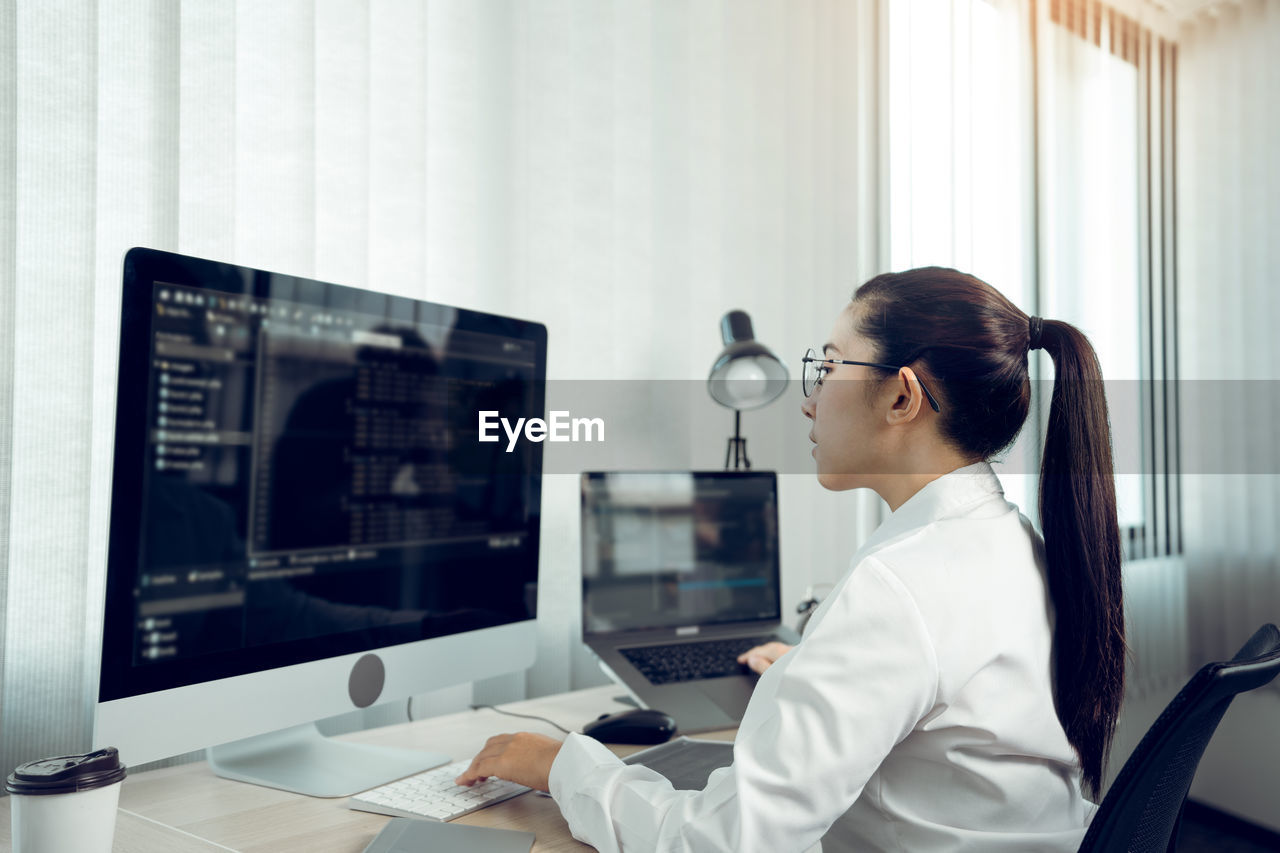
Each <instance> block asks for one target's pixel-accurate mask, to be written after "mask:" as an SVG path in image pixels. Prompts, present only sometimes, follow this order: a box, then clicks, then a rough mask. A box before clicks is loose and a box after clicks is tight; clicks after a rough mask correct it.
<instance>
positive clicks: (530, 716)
mask: <svg viewBox="0 0 1280 853" xmlns="http://www.w3.org/2000/svg"><path fill="white" fill-rule="evenodd" d="M481 708H488V709H489V710H491V711H497V712H498V713H499V714H506V715H507V716H508V717H524V718H525V719H526V720H541V721H542V722H544V723H546V724H547V725H549V726H554V727H555V728H557V729H559V730H560V731H562V732H564V733H565V734H567V735H571V734H573V732H571V731H569V730H568V729H566V728H565V727H563V726H561V725H560V724H558V723H553V722H552V721H551V720H548V719H547V718H546V717H536V716H534V715H533V714H517V713H516V712H515V711H504V710H502V709H501V708H499V707H498V706H497V705H472V706H471V710H473V711H479V710H480V709H481Z"/></svg>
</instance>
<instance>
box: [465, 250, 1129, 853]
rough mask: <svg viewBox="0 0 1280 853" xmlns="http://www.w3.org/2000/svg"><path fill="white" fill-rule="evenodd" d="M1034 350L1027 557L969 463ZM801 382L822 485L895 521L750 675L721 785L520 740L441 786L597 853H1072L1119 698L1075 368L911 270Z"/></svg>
mask: <svg viewBox="0 0 1280 853" xmlns="http://www.w3.org/2000/svg"><path fill="white" fill-rule="evenodd" d="M1037 348H1043V349H1044V350H1046V351H1047V352H1048V353H1049V355H1050V357H1051V358H1052V359H1053V363H1054V368H1055V373H1056V377H1055V382H1054V388H1053V399H1052V403H1051V407H1050V411H1049V422H1048V435H1047V439H1046V443H1045V450H1044V463H1043V467H1042V469H1041V486H1040V516H1041V519H1042V520H1043V527H1044V538H1043V540H1042V539H1041V538H1040V536H1039V535H1038V534H1037V533H1036V532H1035V530H1034V529H1033V528H1032V527H1031V525H1030V523H1029V522H1028V521H1027V520H1026V519H1025V518H1024V517H1022V516H1021V515H1020V514H1019V512H1018V510H1017V508H1016V507H1015V506H1013V505H1012V504H1010V503H1008V502H1006V501H1005V499H1004V494H1003V492H1002V491H1001V488H1000V483H999V481H998V480H997V479H996V477H995V474H994V473H993V472H992V470H991V467H990V466H989V465H988V463H987V460H989V459H991V458H992V457H993V456H994V455H995V454H997V453H999V452H1000V451H1001V450H1003V449H1005V448H1007V447H1008V446H1009V445H1010V444H1012V442H1013V440H1014V438H1015V437H1016V436H1017V434H1018V432H1019V430H1020V429H1021V427H1022V425H1023V422H1024V421H1025V420H1026V417H1027V411H1028V406H1029V403H1030V393H1031V387H1030V382H1029V378H1028V374H1027V352H1028V351H1029V350H1032V349H1037ZM804 369H805V373H804V390H805V394H806V399H805V402H804V405H803V407H802V410H803V412H804V415H805V417H807V418H809V419H810V420H811V421H812V427H811V431H810V439H811V440H812V441H813V443H814V448H813V456H814V458H815V460H816V462H817V469H818V479H819V481H820V482H821V483H822V485H823V486H825V487H826V488H828V489H833V490H842V489H854V488H870V489H874V490H875V491H876V492H877V493H878V494H879V495H880V496H881V497H882V498H884V500H885V502H886V503H888V505H889V508H890V509H891V510H892V514H891V515H890V516H889V518H888V519H886V520H885V522H884V523H883V524H882V525H881V526H880V528H879V529H878V530H877V531H876V532H875V534H874V535H873V536H872V537H871V539H870V540H869V541H868V542H867V543H866V544H865V545H864V546H863V547H862V549H861V550H860V551H859V552H858V553H857V554H856V555H855V556H854V558H853V561H852V566H851V568H850V570H849V571H848V572H847V573H846V574H845V575H844V576H843V578H842V579H841V580H840V581H839V583H838V584H837V585H836V587H835V589H834V590H833V591H832V593H831V594H830V595H829V596H828V597H827V599H826V600H825V601H824V602H823V603H822V605H821V606H820V607H819V608H818V610H817V612H816V613H815V614H814V616H813V618H812V619H811V620H810V621H809V624H808V626H807V628H806V631H805V635H804V640H803V642H801V643H800V645H798V646H797V647H795V648H794V649H788V647H786V646H782V645H780V644H770V645H769V646H766V647H761V648H758V649H753V650H751V652H749V653H748V654H747V655H744V657H743V660H750V661H751V662H752V665H753V667H754V668H756V669H757V670H758V671H762V672H763V674H762V676H761V678H760V681H759V683H758V685H757V686H756V690H755V693H754V695H753V696H752V699H751V704H750V706H749V707H748V708H747V711H746V715H745V716H744V718H743V720H742V725H741V727H740V728H739V730H738V736H737V739H736V741H735V744H734V763H733V765H732V766H731V767H729V768H726V769H723V770H719V771H716V773H714V774H713V775H712V776H711V778H710V780H708V783H707V786H706V788H705V789H704V790H702V791H675V790H672V788H671V786H670V784H668V783H667V782H666V780H665V779H663V778H662V777H660V776H658V775H657V774H656V773H654V772H653V771H650V770H648V769H647V768H644V767H630V766H626V765H623V764H622V763H621V762H619V761H618V759H617V758H615V757H614V756H613V755H612V753H610V752H609V751H608V750H607V749H606V748H604V747H603V746H601V745H600V744H598V743H595V742H594V741H592V740H590V739H588V738H585V737H582V736H581V735H570V736H569V737H568V738H567V739H566V740H565V742H564V743H563V744H561V743H560V742H558V741H556V740H554V739H552V738H547V737H543V736H541V735H534V734H528V733H521V734H516V735H501V736H498V737H495V738H492V739H490V741H489V742H488V743H487V744H486V746H485V748H484V749H483V750H482V751H481V752H480V754H479V755H477V756H476V758H475V760H474V761H473V762H472V763H471V766H470V767H469V768H468V769H467V771H466V772H465V773H463V774H462V776H460V777H459V783H460V784H473V783H474V782H476V781H477V780H479V779H482V778H484V777H487V776H500V777H502V778H506V779H513V780H515V781H518V782H522V783H524V784H526V785H531V786H533V787H535V788H539V789H542V790H549V791H550V792H551V794H552V796H553V797H554V798H555V799H556V801H557V803H559V805H560V808H561V810H562V812H563V813H564V815H565V818H566V819H567V820H568V822H569V826H570V829H571V830H572V831H573V834H574V836H575V837H577V838H579V839H581V840H583V841H586V842H587V843H589V844H593V845H595V846H596V847H597V848H599V849H600V850H602V851H612V850H693V851H703V850H708V851H712V850H714V851H720V850H725V851H739V850H760V851H770V853H776V851H785V850H804V849H806V848H809V847H810V846H812V845H813V844H814V843H815V842H817V841H819V840H821V841H822V843H823V849H824V850H826V851H832V850H845V849H849V850H894V851H929V850H947V851H954V850H975V851H978V850H980V851H1028V850H1037V851H1046V850H1062V851H1069V850H1075V849H1076V847H1077V846H1078V845H1079V843H1080V840H1081V838H1082V837H1083V835H1084V831H1085V828H1086V826H1087V824H1088V821H1089V818H1090V817H1091V815H1092V806H1091V805H1089V803H1088V802H1087V801H1086V800H1085V798H1084V794H1085V793H1089V794H1091V795H1092V796H1093V797H1094V798H1095V799H1096V798H1097V794H1098V791H1099V788H1100V785H1101V781H1102V774H1103V768H1104V765H1105V761H1106V756H1107V750H1108V746H1109V744H1110V741H1111V736H1112V733H1113V730H1114V728H1115V721H1116V715H1117V712H1118V710H1119V707H1120V700H1121V696H1122V693H1123V683H1124V653H1125V645H1124V615H1123V609H1122V603H1121V587H1120V536H1119V529H1118V526H1117V521H1116V509H1115V492H1114V480H1113V467H1112V461H1111V445H1110V430H1109V426H1108V422H1107V407H1106V401H1105V398H1104V395H1103V388H1102V376H1101V373H1100V371H1099V368H1098V361H1097V357H1096V356H1095V355H1094V352H1093V349H1092V347H1091V346H1090V345H1089V342H1088V340H1087V339H1086V338H1085V336H1084V335H1083V334H1081V333H1080V332H1079V330H1077V329H1075V328H1074V327H1072V326H1070V325H1068V324H1066V323H1061V322H1056V321H1053V320H1041V319H1040V318H1038V317H1028V316H1027V315H1026V314H1023V313H1022V312H1021V311H1020V310H1018V309H1017V308H1016V307H1015V306H1014V305H1013V304H1012V303H1011V302H1009V300H1007V299H1005V298H1004V297H1003V296H1001V295H1000V293H999V292H997V291H996V290H995V289H994V288H992V287H990V286H989V285H987V284H985V283H984V282H982V281H980V280H978V279H976V278H974V277H972V276H969V275H965V274H963V273H960V272H957V271H955V270H950V269H941V268H925V269H917V270H910V271H907V272H903V273H895V274H886V275H881V276H878V277H876V278H874V279H872V280H871V281H869V282H867V283H866V284H864V285H863V286H862V287H860V288H858V291H857V292H856V293H855V294H854V297H853V300H852V302H851V303H850V304H849V305H848V306H847V307H846V308H845V309H844V311H843V312H842V313H841V314H840V316H839V318H838V319H837V321H836V324H835V328H834V329H833V331H832V333H831V338H830V340H829V342H828V343H827V344H826V345H825V346H824V347H823V350H822V352H821V354H818V353H814V352H812V351H810V353H809V355H808V356H806V358H805V365H804ZM807 533H808V535H813V536H822V535H823V531H822V530H821V529H817V530H811V531H807Z"/></svg>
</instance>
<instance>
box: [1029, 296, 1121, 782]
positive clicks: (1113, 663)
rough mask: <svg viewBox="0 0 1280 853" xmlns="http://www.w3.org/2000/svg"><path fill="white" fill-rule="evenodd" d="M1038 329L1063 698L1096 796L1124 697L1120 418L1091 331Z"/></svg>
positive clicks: (1052, 324)
mask: <svg viewBox="0 0 1280 853" xmlns="http://www.w3.org/2000/svg"><path fill="white" fill-rule="evenodd" d="M1032 319H1033V321H1035V320H1039V318H1032ZM1032 325H1033V326H1034V325H1036V324H1035V323H1034V322H1033V324H1032ZM1034 331H1038V332H1039V338H1040V340H1039V341H1038V343H1039V344H1040V345H1041V346H1042V347H1043V348H1044V350H1045V351H1046V352H1048V354H1049V356H1050V357H1051V358H1052V359H1053V365H1054V383H1053V399H1052V402H1051V403H1050V405H1049V425H1048V431H1047V435H1046V437H1045V446H1044V456H1043V461H1042V463H1041V468H1040V523H1041V527H1042V528H1043V530H1044V545H1045V557H1046V562H1047V564H1048V565H1047V570H1046V571H1047V575H1048V583H1049V593H1050V595H1051V596H1052V599H1053V605H1054V611H1055V617H1056V621H1055V624H1054V633H1053V666H1054V703H1055V706H1056V709H1057V713H1058V719H1059V720H1060V721H1061V722H1062V727H1063V729H1065V730H1066V734H1067V739H1068V740H1069V741H1070V742H1071V745H1072V746H1073V747H1074V748H1075V750H1076V752H1077V753H1078V754H1079V756H1080V765H1081V768H1082V769H1083V774H1084V784H1085V788H1086V790H1088V791H1090V792H1091V793H1092V794H1093V795H1094V796H1095V798H1096V797H1097V796H1098V795H1099V794H1100V792H1101V789H1102V772H1103V768H1104V766H1105V765H1106V759H1107V754H1108V752H1109V750H1110V745H1111V738H1112V735H1113V734H1114V732H1115V727H1116V717H1117V716H1118V715H1119V713H1120V703H1121V701H1122V699H1123V698H1124V659H1125V641H1124V604H1123V598H1122V587H1121V579H1120V528H1119V523H1118V521H1117V517H1116V490H1115V469H1114V466H1113V464H1112V458H1111V426H1110V423H1109V421H1108V419H1107V400H1106V395H1105V393H1104V389H1103V384H1102V370H1101V368H1100V367H1099V366H1098V357H1097V355H1096V354H1095V353H1094V351H1093V347H1092V346H1091V345H1090V344H1089V340H1088V338H1086V337H1085V336H1084V334H1083V333H1081V332H1080V330H1079V329H1077V328H1075V327H1074V326H1072V325H1070V324H1068V323H1062V322H1058V321H1055V320H1040V321H1039V328H1036V329H1034Z"/></svg>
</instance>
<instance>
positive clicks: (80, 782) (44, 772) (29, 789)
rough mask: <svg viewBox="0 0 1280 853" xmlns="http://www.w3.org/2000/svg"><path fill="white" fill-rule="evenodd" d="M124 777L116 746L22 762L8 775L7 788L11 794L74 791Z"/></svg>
mask: <svg viewBox="0 0 1280 853" xmlns="http://www.w3.org/2000/svg"><path fill="white" fill-rule="evenodd" d="M124 777H125V767H124V765H123V764H121V763H120V755H119V754H118V753H117V752H116V748H115V747H114V746H109V747H107V748H106V749H99V750H97V751H95V752H90V753H86V754H85V755H63V756H60V757H58V758H43V759H41V760H39V761H32V762H30V763H27V764H23V765H21V766H20V767H18V768H17V769H16V770H14V771H13V772H12V773H10V774H9V779H8V781H7V782H6V783H5V786H4V787H5V790H6V791H8V792H9V793H10V794H25V795H27V796H32V795H35V796H39V795H41V794H74V793H75V792H76V791H91V790H93V789H94V788H105V787H106V786H108V785H114V784H115V783H116V782H119V781H120V780H121V779H123V778H124Z"/></svg>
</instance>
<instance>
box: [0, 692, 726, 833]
mask: <svg viewBox="0 0 1280 853" xmlns="http://www.w3.org/2000/svg"><path fill="white" fill-rule="evenodd" d="M620 692H621V690H620V688H618V687H615V686H612V685H610V686H606V687H595V688H591V689H589V690H579V691H575V692H573V693H563V694H560V695H557V696H547V697H543V698H541V699H529V700H526V701H523V702H512V703H510V704H508V705H503V706H502V707H503V708H504V709H505V710H510V711H515V712H517V713H521V714H536V715H538V716H542V717H547V718H548V719H551V720H555V721H556V722H557V723H559V724H560V725H562V726H564V727H565V728H567V729H579V728H581V727H582V724H583V723H584V722H586V721H588V720H590V719H593V718H594V717H595V716H597V715H599V714H602V713H605V712H611V711H620V710H624V709H625V708H626V706H625V705H621V704H619V703H617V702H616V701H614V697H615V696H617V695H619V693H620ZM514 731H531V732H540V733H543V734H548V735H553V736H555V737H559V738H563V737H564V735H563V734H561V733H560V732H558V731H556V730H555V729H554V728H553V727H551V726H549V725H547V724H546V723H541V722H539V721H537V720H525V719H520V718H518V717H509V716H506V715H503V714H499V713H497V712H496V711H491V710H488V709H483V710H479V711H463V712H461V713H457V714H447V715H444V716H440V717H433V718H431V719H427V720H421V721H418V722H413V723H403V724H400V725H394V726H386V727H384V728H380V729H372V730H370V731H365V732H359V733H357V734H351V735H344V736H343V738H344V739H346V740H353V741H360V742H364V743H376V744H382V745H386V746H400V747H405V748H417V749H428V750H435V751H439V752H443V753H446V754H448V755H451V756H453V757H454V758H455V759H462V758H469V757H470V756H472V755H474V754H475V753H476V752H478V751H479V749H480V747H481V746H482V745H483V744H484V742H485V740H486V739H488V738H489V737H490V736H491V735H495V734H499V733H501V732H514ZM699 737H718V738H720V739H724V740H731V739H732V737H733V732H732V731H728V732H720V733H716V734H712V735H699ZM637 749H640V747H627V746H619V747H615V748H614V751H615V752H617V753H618V754H619V755H626V754H628V753H631V752H634V751H636V750H637ZM3 802H4V805H3V807H0V845H3V849H5V850H8V849H10V834H9V805H8V804H9V800H8V798H5V799H4V801H3ZM388 820H390V818H387V817H384V816H382V815H375V814H368V813H366V812H357V811H352V810H350V809H348V808H347V807H346V798H345V797H343V798H338V799H331V800H330V799H316V798H314V797H304V796H301V795H299V794H290V793H288V792H285V791H277V790H275V789H274V788H262V787H259V786H257V785H249V784H246V783H244V782H232V781H229V780H227V779H220V778H218V777H217V776H214V775H213V773H212V772H210V770H209V768H208V765H206V764H205V763H204V762H199V763H196V764H184V765H182V766H180V767H166V768H164V769H162V770H153V771H150V772H148V773H139V774H137V775H136V776H130V777H129V778H128V779H126V780H125V783H124V787H123V789H122V790H121V793H120V814H119V816H118V819H117V823H116V836H115V845H114V847H113V851H114V853H211V851H222V853H225V851H227V850H231V851H237V853H268V851H271V853H294V851H296V853H361V851H363V850H364V848H365V847H366V846H367V845H368V844H369V842H370V841H371V840H372V839H373V837H374V836H375V835H377V834H378V832H379V831H380V830H381V829H382V827H383V826H385V825H386V823H387V821H388ZM454 823H468V824H475V825H479V826H495V827H500V828H504V829H522V830H525V831H527V832H533V833H534V834H535V835H536V836H537V841H536V842H535V843H534V846H533V849H534V850H535V851H570V850H591V849H592V848H590V847H588V846H586V845H584V844H580V843H579V842H577V841H575V840H574V839H573V837H572V836H571V835H569V828H568V825H567V824H565V822H564V818H562V817H561V816H560V809H559V808H558V807H557V806H556V804H555V802H554V801H553V800H552V799H551V798H550V797H545V796H542V795H539V794H535V793H532V792H531V793H528V794H523V795H521V796H519V797H516V798H514V799H511V800H507V801H506V802H502V803H498V804H497V805H493V806H489V807H488V808H485V809H481V810H480V811H478V812H474V813H472V814H469V815H466V816H464V817H461V818H458V819H457V820H456V821H454Z"/></svg>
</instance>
